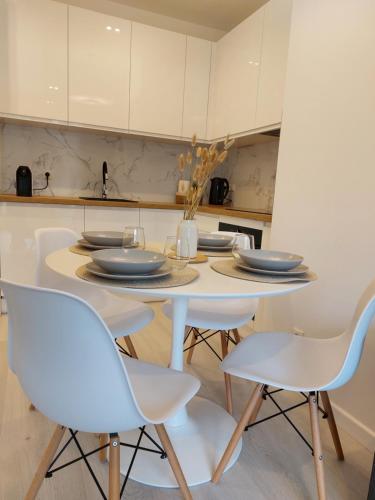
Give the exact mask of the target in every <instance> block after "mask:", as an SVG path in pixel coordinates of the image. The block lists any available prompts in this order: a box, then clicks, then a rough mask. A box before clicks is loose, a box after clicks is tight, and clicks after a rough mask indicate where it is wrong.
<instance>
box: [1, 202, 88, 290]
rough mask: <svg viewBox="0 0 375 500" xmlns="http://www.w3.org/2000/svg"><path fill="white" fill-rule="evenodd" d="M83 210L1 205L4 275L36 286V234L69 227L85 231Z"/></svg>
mask: <svg viewBox="0 0 375 500" xmlns="http://www.w3.org/2000/svg"><path fill="white" fill-rule="evenodd" d="M83 220H84V215H83V207H82V206H70V205H44V204H37V203H35V204H34V203H30V204H26V203H5V202H4V203H1V204H0V274H1V277H2V278H4V279H7V280H10V281H15V282H18V283H26V284H33V283H34V277H35V264H36V257H35V240H34V231H35V229H38V228H40V227H65V228H69V229H72V230H73V231H76V232H77V233H78V235H79V234H80V233H81V232H82V231H83V227H84V225H83Z"/></svg>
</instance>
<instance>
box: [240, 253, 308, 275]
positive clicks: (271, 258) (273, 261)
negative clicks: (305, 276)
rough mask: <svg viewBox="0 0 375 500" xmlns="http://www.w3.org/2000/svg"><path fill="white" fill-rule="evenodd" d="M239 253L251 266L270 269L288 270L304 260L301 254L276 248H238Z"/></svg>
mask: <svg viewBox="0 0 375 500" xmlns="http://www.w3.org/2000/svg"><path fill="white" fill-rule="evenodd" d="M238 255H239V256H240V257H241V259H242V260H243V261H244V262H245V264H248V265H249V266H250V267H255V268H257V269H268V270H270V271H288V270H289V269H293V268H295V267H297V266H299V265H300V264H301V263H302V261H303V257H301V255H295V254H293V253H289V252H279V251H276V250H238Z"/></svg>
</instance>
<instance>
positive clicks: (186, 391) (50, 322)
mask: <svg viewBox="0 0 375 500" xmlns="http://www.w3.org/2000/svg"><path fill="white" fill-rule="evenodd" d="M0 286H1V288H2V290H3V291H4V293H5V297H6V299H7V304H8V314H9V320H10V323H11V327H12V346H11V349H12V352H11V357H12V361H13V365H14V371H15V373H16V375H17V377H18V379H19V381H20V384H21V386H22V388H23V390H24V392H25V393H26V394H27V396H28V397H29V399H30V400H31V401H32V402H33V403H34V404H35V406H36V407H37V408H38V410H39V411H40V412H41V413H43V414H44V415H45V416H46V417H48V418H49V419H50V420H52V421H54V422H56V423H57V425H56V428H55V431H54V433H53V435H52V438H51V440H50V442H49V444H48V446H47V449H46V450H45V453H44V455H43V457H42V460H41V462H40V464H39V466H38V468H37V471H36V474H35V476H34V479H33V481H32V483H31V485H30V487H29V490H28V492H27V494H26V496H25V499H26V500H33V499H35V498H36V495H37V493H38V491H39V489H40V487H41V485H42V482H43V479H44V477H45V476H46V475H48V474H51V473H52V472H51V470H50V465H51V462H52V461H53V458H54V456H55V454H56V452H57V450H58V448H59V445H60V443H61V440H62V438H63V435H64V433H65V431H66V430H67V429H69V432H70V434H71V436H72V437H71V439H73V440H74V441H75V442H76V441H77V440H76V433H77V431H83V432H90V433H99V434H109V435H110V442H109V487H108V491H109V496H108V498H109V500H119V499H120V496H121V493H122V488H121V487H120V445H126V444H125V443H120V439H119V434H118V433H119V432H123V431H126V430H130V429H136V428H141V435H140V437H142V434H143V433H144V426H145V425H150V424H151V425H154V426H155V428H156V431H157V434H158V436H159V439H160V442H161V446H159V449H160V450H161V454H163V455H164V456H165V455H166V456H167V457H168V459H169V462H170V465H171V468H172V470H173V472H174V475H175V478H176V482H177V484H178V485H179V487H180V491H181V493H182V496H183V498H185V499H191V498H192V497H191V494H190V492H189V489H188V486H187V484H186V481H185V478H184V475H183V472H182V470H181V467H180V465H179V462H178V459H177V457H176V455H175V453H174V450H173V446H172V443H171V442H170V440H169V438H168V434H167V432H166V430H165V427H164V422H165V421H166V420H168V419H170V418H171V417H173V416H174V415H175V413H176V412H178V411H179V410H180V409H181V408H182V407H184V406H185V405H186V403H188V402H189V401H190V400H191V399H192V397H193V396H194V395H195V394H196V393H197V391H198V389H199V386H200V383H199V381H198V380H197V379H196V378H195V377H193V376H191V375H188V374H185V373H183V372H177V371H175V370H171V369H168V368H163V367H159V366H156V365H152V364H149V363H143V362H141V361H138V360H136V359H133V358H130V357H128V356H121V354H120V353H119V351H118V349H117V347H116V344H115V341H114V339H113V336H112V335H111V333H110V331H109V329H108V327H107V326H106V324H105V322H104V321H103V320H102V319H101V317H100V316H99V315H98V313H97V312H96V311H95V309H94V308H93V307H92V306H91V305H89V304H88V303H87V302H85V301H83V300H82V299H81V298H79V297H76V296H74V295H71V294H68V293H66V292H60V291H56V290H48V289H43V288H37V287H32V286H25V285H18V284H15V283H10V282H7V281H3V280H1V281H0ZM98 366H99V367H100V369H98ZM98 394H99V395H100V396H99V397H98ZM73 429H74V430H73ZM76 444H77V443H76ZM156 444H157V443H156ZM77 447H78V448H80V446H79V444H77ZM95 451H97V450H95ZM81 455H82V458H83V460H84V461H85V462H86V465H87V467H88V469H89V471H90V473H91V475H93V472H92V470H91V468H90V466H89V464H88V462H87V459H86V456H87V454H86V455H85V454H83V452H82V451H81ZM103 467H104V466H103ZM93 477H94V475H93ZM97 485H98V484H97ZM98 487H99V488H100V485H99V486H98ZM102 496H104V493H103V494H102Z"/></svg>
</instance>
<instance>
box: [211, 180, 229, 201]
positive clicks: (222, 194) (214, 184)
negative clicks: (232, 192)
mask: <svg viewBox="0 0 375 500" xmlns="http://www.w3.org/2000/svg"><path fill="white" fill-rule="evenodd" d="M228 193H229V182H228V181H227V179H224V177H214V178H213V179H211V189H210V198H209V203H210V205H222V204H223V203H224V200H225V198H226V197H227V195H228Z"/></svg>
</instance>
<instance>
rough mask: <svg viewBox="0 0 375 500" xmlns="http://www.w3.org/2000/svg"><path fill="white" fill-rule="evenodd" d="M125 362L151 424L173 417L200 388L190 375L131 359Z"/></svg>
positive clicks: (124, 359) (141, 407)
mask: <svg viewBox="0 0 375 500" xmlns="http://www.w3.org/2000/svg"><path fill="white" fill-rule="evenodd" d="M122 358H123V362H124V364H125V366H126V370H127V372H128V375H129V379H130V384H131V386H132V388H133V391H134V395H135V399H136V401H137V403H138V405H139V407H140V409H141V411H142V413H143V414H144V415H145V417H146V418H147V419H148V420H150V421H152V422H164V421H165V420H167V419H168V418H170V417H171V416H173V415H174V414H175V413H176V412H177V411H178V410H179V409H181V408H183V407H184V406H185V405H186V403H187V402H188V401H190V400H191V398H192V397H193V396H194V395H195V394H196V393H197V391H198V389H199V387H200V382H199V380H197V379H196V378H195V377H193V376H192V375H189V374H188V373H184V372H179V371H176V370H172V369H170V368H164V367H161V366H157V365H154V364H150V363H143V362H142V361H139V360H136V359H133V358H129V357H128V356H122ZM151 388H152V390H150V389H151ZM166 389H167V390H166Z"/></svg>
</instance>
